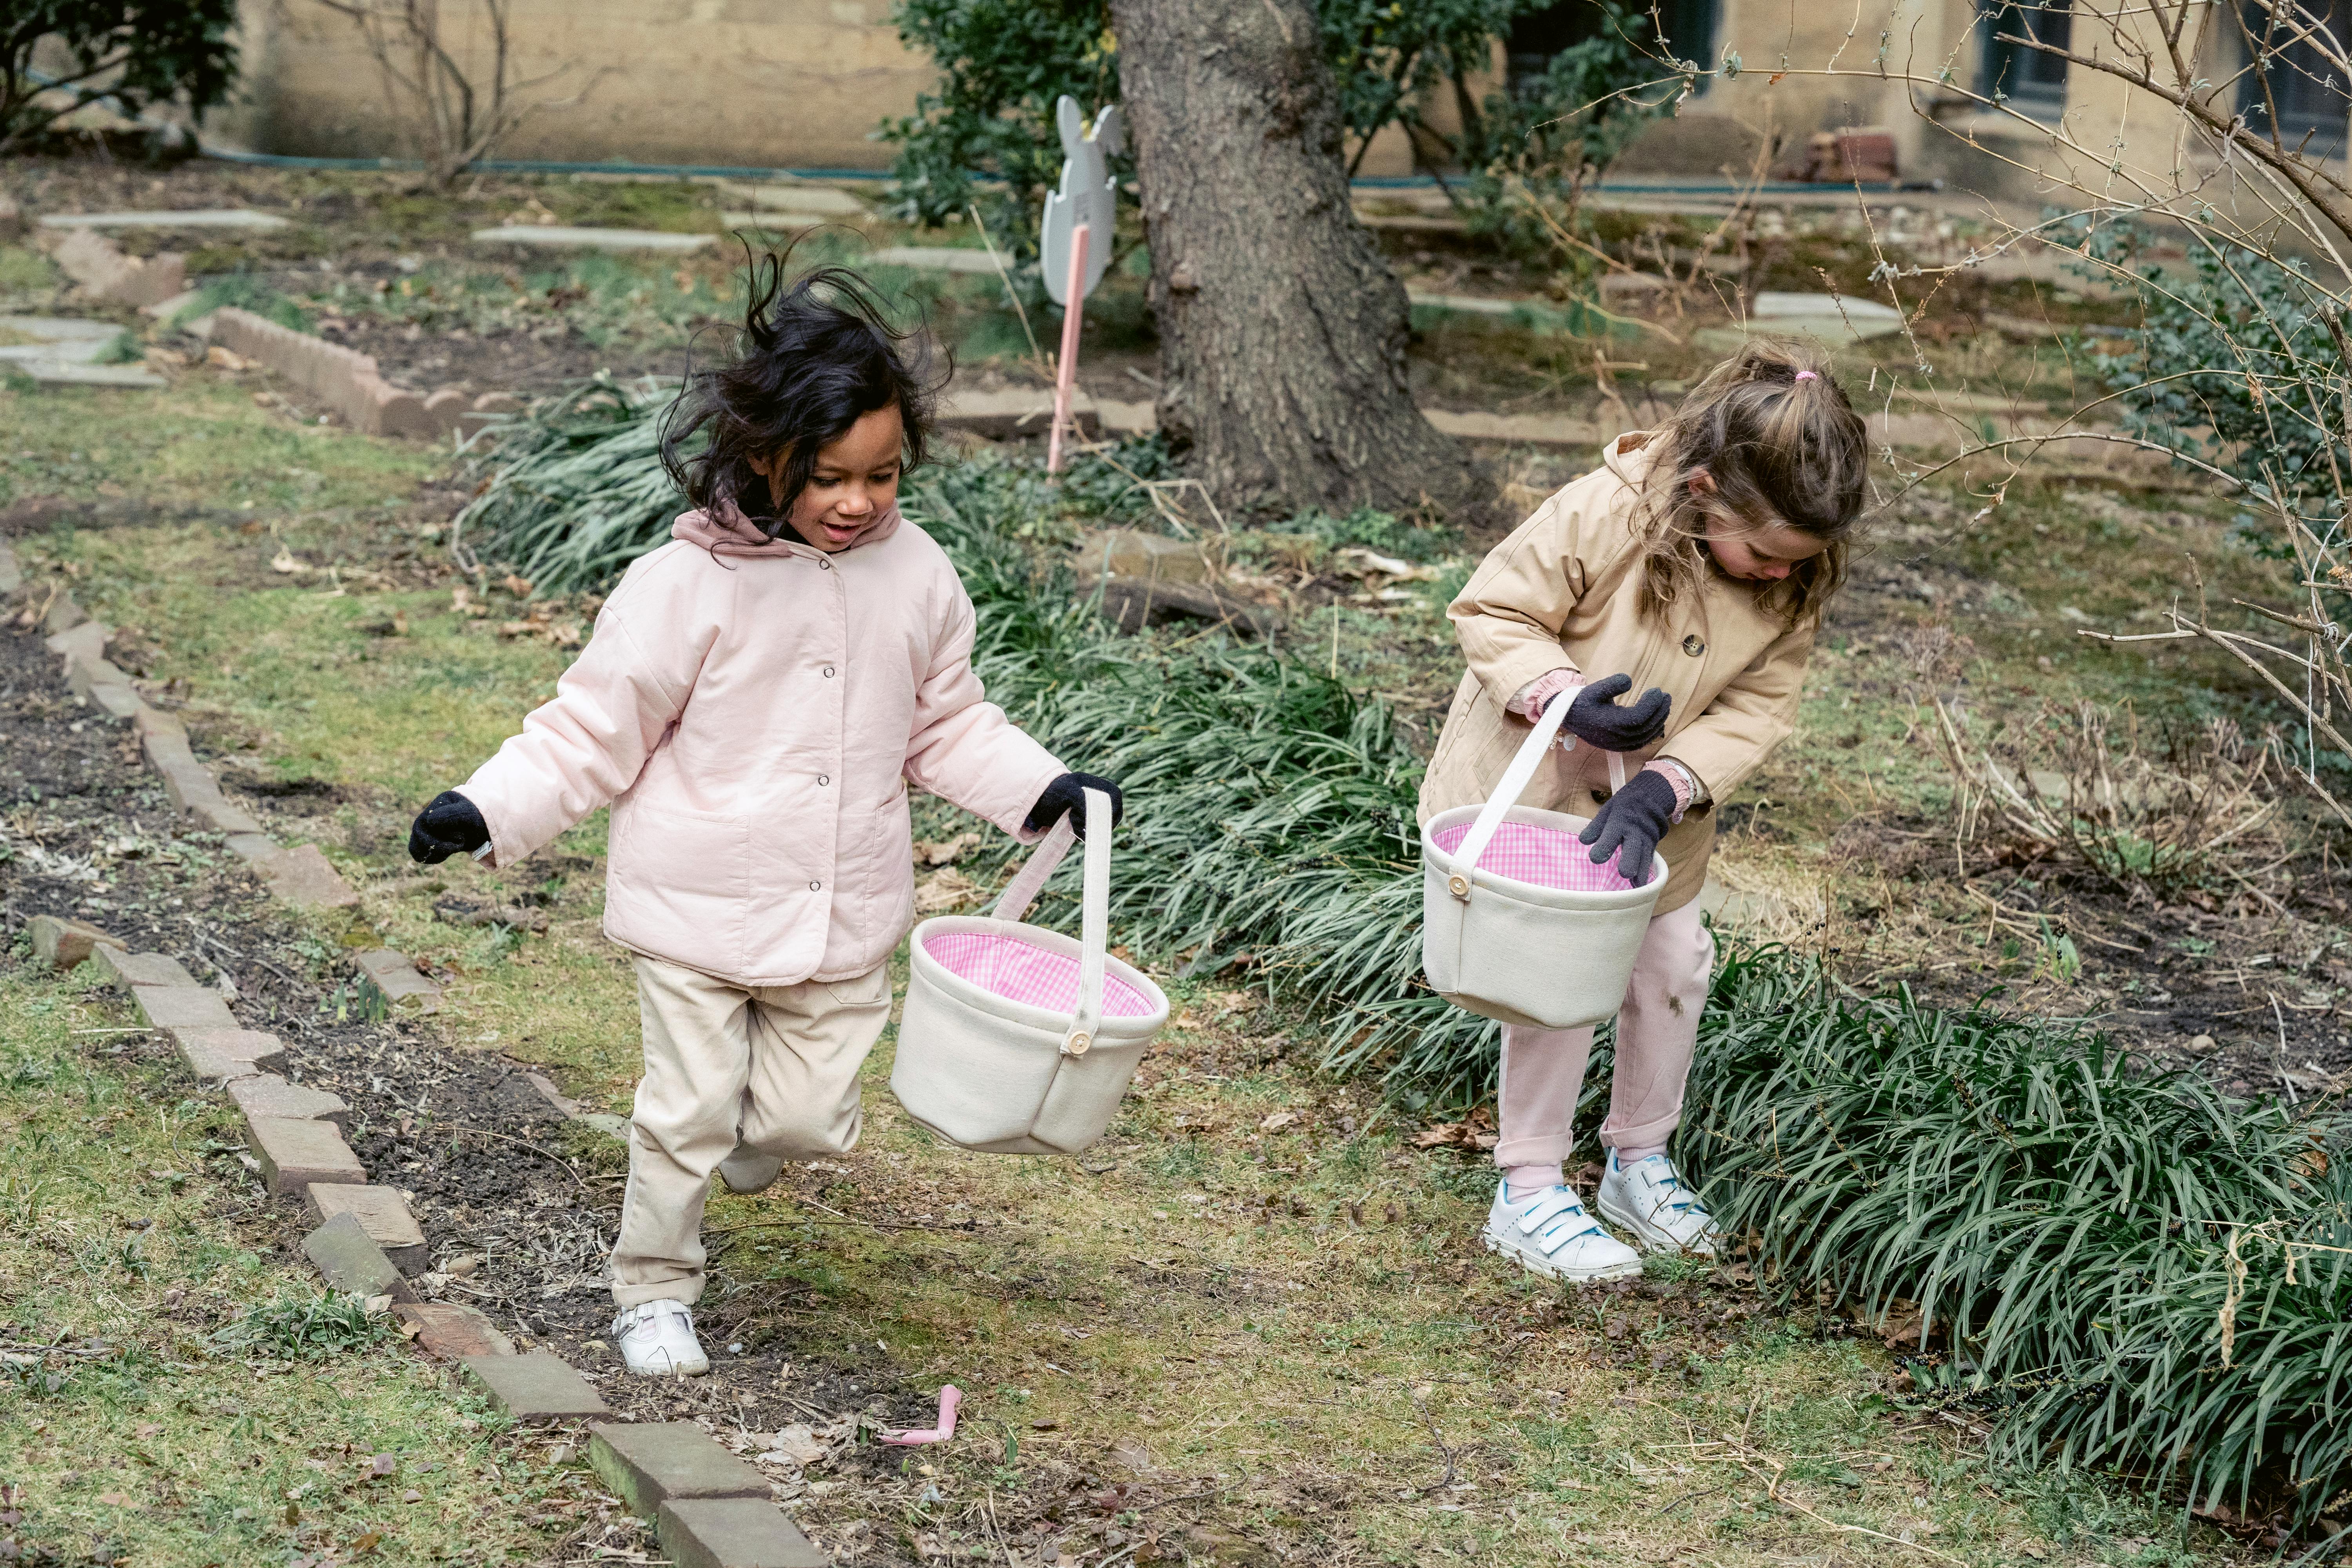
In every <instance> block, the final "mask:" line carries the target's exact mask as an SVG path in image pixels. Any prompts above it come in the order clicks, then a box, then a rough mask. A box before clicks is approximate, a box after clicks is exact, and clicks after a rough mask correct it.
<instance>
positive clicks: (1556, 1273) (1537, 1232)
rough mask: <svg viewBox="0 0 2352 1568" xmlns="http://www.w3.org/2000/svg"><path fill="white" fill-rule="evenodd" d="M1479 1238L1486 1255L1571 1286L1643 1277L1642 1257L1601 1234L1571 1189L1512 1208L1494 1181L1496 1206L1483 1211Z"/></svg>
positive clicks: (1555, 1190)
mask: <svg viewBox="0 0 2352 1568" xmlns="http://www.w3.org/2000/svg"><path fill="white" fill-rule="evenodd" d="M1479 1239H1481V1240H1483V1241H1484V1242H1486V1250H1487V1251H1489V1252H1499V1253H1501V1254H1502V1255H1503V1256H1504V1257H1506V1258H1512V1259H1514V1260H1516V1261H1517V1262H1518V1263H1520V1264H1522V1265H1524V1266H1525V1267H1527V1268H1532V1269H1534V1270H1535V1271H1536V1272H1537V1273H1538V1274H1549V1275H1550V1276H1551V1277H1552V1278H1553V1279H1566V1280H1568V1281H1570V1283H1572V1284H1578V1285H1585V1284H1591V1283H1594V1282H1596V1281H1599V1280H1602V1279H1633V1277H1634V1276H1636V1275H1638V1274H1640V1273H1641V1272H1642V1258H1641V1255H1640V1254H1639V1253H1636V1252H1635V1251H1634V1250H1633V1248H1632V1247H1628V1246H1626V1245H1625V1244H1624V1243H1623V1242H1622V1241H1620V1240H1618V1239H1617V1238H1616V1237H1613V1236H1611V1235H1610V1234H1609V1233H1608V1232H1607V1231H1605V1230H1603V1229H1601V1223H1600V1222H1599V1221H1598V1220H1596V1219H1594V1218H1593V1217H1592V1216H1591V1215H1589V1214H1586V1213H1585V1212H1584V1205H1583V1204H1582V1203H1581V1202H1580V1201H1579V1200H1578V1198H1577V1195H1576V1189H1575V1188H1573V1187H1566V1186H1561V1187H1546V1188H1545V1189H1544V1190H1543V1191H1542V1192H1539V1193H1538V1194H1535V1195H1534V1196H1533V1197H1530V1198H1526V1199H1523V1200H1521V1201H1520V1202H1518V1203H1513V1202H1511V1193H1510V1188H1509V1187H1508V1186H1507V1185H1506V1184H1503V1183H1501V1182H1496V1184H1495V1206H1494V1207H1492V1208H1490V1209H1488V1210H1487V1211H1486V1231H1485V1233H1484V1234H1483V1235H1482V1236H1481V1237H1480V1238H1479Z"/></svg>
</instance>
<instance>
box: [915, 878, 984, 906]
mask: <svg viewBox="0 0 2352 1568" xmlns="http://www.w3.org/2000/svg"><path fill="white" fill-rule="evenodd" d="M980 891H981V887H980V884H979V883H977V882H975V881H973V880H972V879H971V878H970V877H967V876H965V875H964V874H963V873H962V872H961V871H959V870H957V869H956V868H954V867H952V866H950V867H949V868H947V869H946V870H944V871H934V872H932V873H931V874H930V875H929V876H928V877H925V878H924V879H922V880H920V881H919V882H917V883H916V884H915V913H916V914H918V915H943V914H946V913H947V912H948V911H949V910H960V909H961V908H963V906H964V905H966V904H968V903H971V901H972V900H973V899H975V898H977V897H978V896H979V895H980Z"/></svg>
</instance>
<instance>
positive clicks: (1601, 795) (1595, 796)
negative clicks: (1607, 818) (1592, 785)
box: [1592, 789, 1609, 805]
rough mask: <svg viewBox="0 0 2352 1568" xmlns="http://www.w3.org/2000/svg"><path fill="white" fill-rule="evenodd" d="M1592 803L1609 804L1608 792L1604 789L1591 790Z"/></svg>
mask: <svg viewBox="0 0 2352 1568" xmlns="http://www.w3.org/2000/svg"><path fill="white" fill-rule="evenodd" d="M1592 804H1593V805H1608V804H1609V792H1608V791H1607V790H1605V789H1597V790H1594V791H1593V792H1592Z"/></svg>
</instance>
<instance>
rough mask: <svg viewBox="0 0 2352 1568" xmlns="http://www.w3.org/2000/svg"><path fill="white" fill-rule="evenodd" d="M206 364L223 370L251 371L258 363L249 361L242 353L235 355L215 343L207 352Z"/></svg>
mask: <svg viewBox="0 0 2352 1568" xmlns="http://www.w3.org/2000/svg"><path fill="white" fill-rule="evenodd" d="M205 363H206V364H209V365H217V366H218V367H219V368H221V369H222V370H251V369H253V368H254V366H255V365H256V364H257V363H258V362H257V361H254V360H249V359H247V358H246V357H245V356H244V355H243V354H241V353H231V352H230V351H229V350H227V349H225V348H223V347H221V346H220V344H218V343H215V344H213V345H212V347H210V348H208V349H206V350H205Z"/></svg>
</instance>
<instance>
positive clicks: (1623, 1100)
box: [1495, 899, 1715, 1170]
mask: <svg viewBox="0 0 2352 1568" xmlns="http://www.w3.org/2000/svg"><path fill="white" fill-rule="evenodd" d="M1714 969H1715V938H1714V937H1713V936H1711V935H1709V934H1708V932H1707V929H1706V926H1705V925H1703V924H1701V923H1700V921H1699V908H1698V900H1696V899H1694V900H1691V901H1690V902H1689V903H1686V904H1685V905H1684V906H1683V907H1682V908H1680V909H1678V910H1674V911H1673V912H1671V913H1669V914H1663V915H1660V916H1658V917H1657V918H1656V919H1655V920H1654V921H1651V922H1650V931H1649V934H1648V935H1647V936H1645V937H1643V939H1642V951H1641V953H1640V955H1639V956H1638V957H1636V958H1635V959H1634V961H1633V982H1632V984H1628V985H1627V986H1626V988H1625V1006H1624V1009H1623V1010H1622V1012H1620V1013H1619V1014H1618V1015H1617V1064H1616V1075H1615V1078H1614V1079H1613V1080H1612V1085H1611V1088H1610V1091H1609V1115H1608V1117H1607V1119H1606V1120H1604V1121H1602V1122H1601V1143H1602V1144H1603V1145H1605V1146H1606V1147H1608V1148H1612V1149H1618V1148H1625V1149H1646V1148H1653V1147H1656V1146H1659V1145H1663V1144H1664V1142H1665V1141H1666V1138H1667V1136H1668V1135H1669V1134H1670V1133H1672V1132H1673V1131H1674V1130H1675V1124H1676V1123H1677V1122H1679V1121H1681V1120H1682V1114H1683V1084H1684V1082H1685V1080H1686V1079H1688V1078H1689V1077H1690V1065H1691V1052H1692V1050H1693V1049H1694V1048H1695V1047H1696V1046H1697V1044H1698V1015H1699V1010H1700V1009H1701V1008H1702V1007H1704V1006H1705V1005H1706V987H1707V980H1708V977H1709V976H1710V975H1711V974H1712V973H1714ZM1591 1049H1592V1031H1591V1028H1590V1027H1587V1028H1581V1029H1530V1028H1521V1027H1519V1026H1517V1025H1512V1024H1506V1025H1504V1026H1503V1083H1502V1089H1501V1092H1500V1094H1499V1095H1498V1096H1497V1098H1498V1099H1499V1100H1500V1101H1501V1104H1500V1105H1499V1107H1498V1108H1497V1111H1496V1120H1497V1121H1499V1122H1500V1124H1501V1126H1500V1131H1501V1134H1502V1140H1501V1142H1497V1143H1496V1145H1495V1163H1496V1164H1497V1165H1500V1166H1502V1167H1503V1168H1505V1169H1506V1170H1508V1169H1510V1168H1511V1167H1513V1166H1526V1165H1554V1164H1558V1163H1560V1162H1562V1161H1564V1160H1566V1159H1567V1158H1568V1152H1569V1149H1570V1147H1571V1146H1572V1145H1573V1144H1574V1142H1575V1133H1574V1131H1573V1129H1572V1127H1571V1125H1570V1124H1571V1123H1572V1122H1573V1121H1575V1118H1576V1097H1577V1095H1578V1093H1579V1091H1580V1090H1581V1089H1582V1088H1583V1085H1584V1059H1585V1058H1586V1056H1587V1055H1588V1054H1589V1053H1590V1052H1591Z"/></svg>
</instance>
